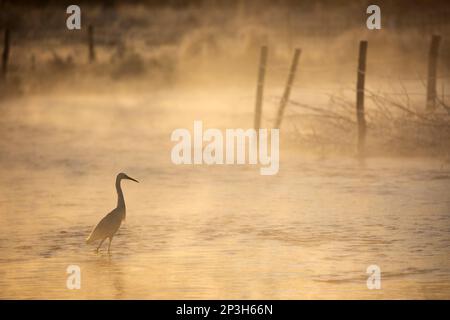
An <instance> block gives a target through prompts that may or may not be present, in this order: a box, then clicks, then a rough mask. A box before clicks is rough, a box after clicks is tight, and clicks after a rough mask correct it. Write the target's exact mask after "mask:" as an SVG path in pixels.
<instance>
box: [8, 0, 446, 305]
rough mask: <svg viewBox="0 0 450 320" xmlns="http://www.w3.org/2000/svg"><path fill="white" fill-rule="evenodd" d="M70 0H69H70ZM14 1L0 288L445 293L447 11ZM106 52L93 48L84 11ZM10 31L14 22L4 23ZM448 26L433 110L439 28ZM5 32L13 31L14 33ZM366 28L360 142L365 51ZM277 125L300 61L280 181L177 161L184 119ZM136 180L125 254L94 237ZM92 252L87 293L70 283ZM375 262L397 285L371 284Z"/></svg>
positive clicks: (303, 294) (280, 294)
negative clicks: (120, 177) (431, 73)
mask: <svg viewBox="0 0 450 320" xmlns="http://www.w3.org/2000/svg"><path fill="white" fill-rule="evenodd" d="M67 5H68V4H67ZM67 5H66V4H64V5H63V4H58V3H54V2H52V1H49V2H48V3H46V4H45V5H39V6H36V5H33V4H30V3H28V2H27V1H23V2H18V3H15V2H12V1H11V2H10V1H2V2H0V8H1V11H0V27H2V28H8V29H9V30H10V38H11V46H10V54H9V63H8V70H7V74H6V76H5V77H4V78H3V79H2V80H1V81H0V114H1V117H0V137H1V138H0V190H1V192H0V234H1V235H0V252H1V257H0V298H44V299H45V298H63V299H70V298H78V299H79V298H82V299H83V298H125V299H126V298H144V299H145V298H150V299H155V298H156V299H158V298H159V299H162V298H163V299H170V298H180V299H181V298H188V299H190V298H193V299H199V298H205V299H222V298H243V299H246V298H249V299H278V298H279V299H304V298H362V299H373V298H387V299H391V298H419V299H423V298H448V297H449V294H450V264H449V261H450V260H449V259H448V258H449V249H448V248H449V245H450V243H449V242H450V239H449V236H448V235H449V231H450V220H449V212H450V211H449V209H450V207H449V205H450V202H449V196H448V190H449V187H450V184H449V183H450V158H449V157H450V153H449V150H450V149H449V148H450V122H449V120H450V117H449V114H450V113H449V110H450V109H449V107H448V103H449V102H448V101H449V99H448V93H447V91H448V90H450V88H449V79H450V77H449V76H450V70H449V69H450V65H449V61H450V59H449V58H450V57H449V55H450V50H449V49H450V48H449V42H448V39H447V37H448V35H449V34H450V32H449V31H450V25H449V22H448V21H450V20H449V19H448V16H449V14H450V6H449V5H448V4H447V3H446V2H440V1H425V2H421V1H416V2H411V1H408V2H406V3H402V2H398V3H397V4H394V3H393V2H388V1H385V2H382V3H381V4H380V6H381V9H382V29H381V30H368V29H367V27H366V18H367V14H366V8H367V3H366V2H363V1H361V2H358V1H355V2H352V4H351V5H349V4H347V3H345V2H342V3H340V2H334V1H333V2H329V1H317V2H313V1H231V2H230V1H190V2H183V1H172V2H170V3H169V4H162V3H159V2H158V1H143V2H139V1H137V2H134V3H133V4H128V5H121V4H119V3H116V2H114V1H112V2H106V3H99V4H88V3H87V2H86V3H85V2H80V7H81V24H82V28H81V30H68V29H67V28H66V18H67V17H68V14H66V7H67ZM89 25H92V26H93V35H94V37H93V38H94V52H95V59H94V60H92V61H90V58H89V57H90V56H89V48H88V31H87V30H88V26H89ZM2 30H3V29H2ZM433 34H435V35H440V36H441V37H442V40H441V43H440V47H439V55H438V67H437V87H436V93H437V98H436V106H435V109H434V110H433V111H432V112H430V111H429V110H427V109H426V95H427V74H428V64H429V62H428V59H429V58H428V56H429V50H430V42H431V37H432V35H433ZM0 39H1V40H2V41H3V37H0ZM361 40H367V41H368V52H367V62H366V73H365V77H366V78H365V91H364V95H365V117H366V122H367V137H366V142H365V152H364V157H363V158H362V157H360V156H359V157H358V154H357V139H358V124H357V118H356V79H357V68H358V48H359V42H360V41H361ZM262 46H267V48H268V60H267V66H266V69H265V71H266V73H265V81H264V95H263V104H262V122H261V128H269V129H271V128H273V127H274V123H275V118H276V114H277V112H278V108H279V105H280V100H281V97H282V95H283V92H284V90H285V86H286V81H287V78H288V74H289V70H290V65H291V60H292V57H293V53H294V50H295V49H296V48H299V49H301V55H300V59H299V64H298V68H297V70H296V73H295V79H294V82H293V86H292V88H291V95H290V99H289V102H288V103H287V105H286V109H285V113H284V117H283V122H282V125H281V127H280V164H279V172H278V173H277V174H276V175H274V176H261V175H260V174H259V167H260V166H259V165H258V166H254V165H205V164H203V165H175V164H174V163H173V162H172V161H171V158H170V155H171V150H172V147H173V146H174V142H172V141H171V140H170V137H171V134H172V132H173V131H174V130H176V129H178V128H187V129H188V130H191V131H192V130H193V123H194V121H195V120H200V121H203V125H204V126H205V128H217V129H219V130H226V129H228V128H244V129H248V128H253V125H254V116H255V101H256V88H257V79H258V70H259V69H258V68H259V63H260V61H259V59H260V50H261V47H262ZM119 172H126V173H127V174H130V176H132V177H134V178H136V179H138V180H139V181H140V182H141V183H140V184H133V183H128V182H124V183H123V185H122V187H123V189H124V193H125V201H126V204H127V220H126V223H125V224H124V225H123V226H122V227H121V229H120V230H119V232H118V234H117V236H116V237H115V239H114V242H113V244H112V254H111V255H108V254H107V253H106V252H105V250H101V251H100V253H98V254H97V253H95V252H94V249H95V248H94V247H91V246H88V245H86V244H85V238H86V237H87V236H88V234H89V232H90V231H91V230H92V227H93V226H94V225H95V224H96V223H97V222H98V221H99V220H100V219H101V218H102V217H103V216H104V215H105V214H106V213H108V212H109V211H110V210H111V209H112V208H113V207H114V204H115V203H116V194H115V190H114V179H115V176H116V174H117V173H119ZM71 264H76V265H80V267H81V270H82V274H83V282H82V289H81V290H68V289H67V288H66V286H65V281H66V277H67V274H66V268H67V266H68V265H71ZM373 264H376V265H379V266H380V268H381V270H382V273H383V290H368V289H367V286H366V279H367V274H366V268H367V267H368V266H369V265H373Z"/></svg>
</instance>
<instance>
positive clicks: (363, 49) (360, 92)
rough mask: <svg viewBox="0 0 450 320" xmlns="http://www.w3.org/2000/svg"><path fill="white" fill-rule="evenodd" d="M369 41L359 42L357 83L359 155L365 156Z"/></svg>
mask: <svg viewBox="0 0 450 320" xmlns="http://www.w3.org/2000/svg"><path fill="white" fill-rule="evenodd" d="M366 55H367V41H360V42H359V58H358V78H357V83H356V118H357V120H358V156H360V157H361V156H364V153H365V141H366V119H365V117H364V82H365V77H366Z"/></svg>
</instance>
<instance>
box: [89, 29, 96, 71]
mask: <svg viewBox="0 0 450 320" xmlns="http://www.w3.org/2000/svg"><path fill="white" fill-rule="evenodd" d="M88 47H89V63H92V62H94V61H95V50H94V27H93V26H92V25H89V26H88Z"/></svg>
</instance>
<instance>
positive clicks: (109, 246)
mask: <svg viewBox="0 0 450 320" xmlns="http://www.w3.org/2000/svg"><path fill="white" fill-rule="evenodd" d="M112 239H113V237H110V238H109V245H108V253H110V249H111V242H112Z"/></svg>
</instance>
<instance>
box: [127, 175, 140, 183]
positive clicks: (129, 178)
mask: <svg viewBox="0 0 450 320" xmlns="http://www.w3.org/2000/svg"><path fill="white" fill-rule="evenodd" d="M126 179H128V180H132V181H134V182H137V183H139V181H137V180H136V179H133V178H131V177H129V176H127V177H126Z"/></svg>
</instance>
